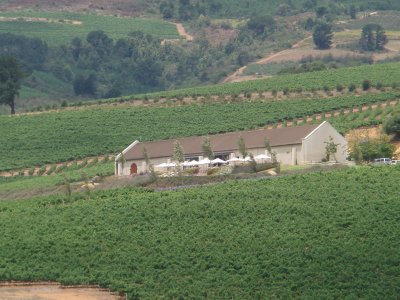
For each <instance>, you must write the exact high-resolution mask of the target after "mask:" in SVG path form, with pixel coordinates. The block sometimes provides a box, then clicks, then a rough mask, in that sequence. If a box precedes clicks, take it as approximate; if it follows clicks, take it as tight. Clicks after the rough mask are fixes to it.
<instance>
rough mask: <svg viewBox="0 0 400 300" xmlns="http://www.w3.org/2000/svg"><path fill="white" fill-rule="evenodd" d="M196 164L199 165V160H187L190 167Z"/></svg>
mask: <svg viewBox="0 0 400 300" xmlns="http://www.w3.org/2000/svg"><path fill="white" fill-rule="evenodd" d="M198 165H199V162H198V161H197V160H192V161H191V162H189V166H190V167H195V166H198Z"/></svg>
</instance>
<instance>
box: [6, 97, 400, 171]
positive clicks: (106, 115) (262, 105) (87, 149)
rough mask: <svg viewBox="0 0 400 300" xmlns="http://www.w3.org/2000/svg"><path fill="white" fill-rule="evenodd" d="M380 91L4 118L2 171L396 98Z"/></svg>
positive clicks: (244, 127)
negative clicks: (310, 97) (321, 97)
mask: <svg viewBox="0 0 400 300" xmlns="http://www.w3.org/2000/svg"><path fill="white" fill-rule="evenodd" d="M399 96H400V94H399V93H398V92H387V93H381V94H378V95H372V94H370V95H364V96H346V97H333V98H327V99H312V100H310V99H308V100H304V99H296V100H288V101H272V102H271V101H270V102H263V101H249V102H238V103H227V104H223V103H215V104H208V105H186V106H175V107H161V108H160V107H151V108H132V107H128V108H126V107H116V108H103V109H101V108H97V109H91V110H89V109H87V110H79V111H61V112H58V113H43V114H40V115H23V116H17V117H6V116H2V117H0V128H1V134H0V170H12V169H18V168H23V167H32V166H34V165H42V164H45V163H54V162H59V161H66V160H73V159H78V158H84V157H89V156H95V155H98V154H101V153H110V152H116V151H121V150H122V149H124V148H125V147H126V146H127V145H129V144H130V143H131V142H132V141H134V140H137V139H138V140H141V141H149V140H156V139H168V138H175V137H182V136H194V135H205V134H214V133H221V132H229V131H235V130H246V129H252V128H256V127H261V126H265V125H266V124H271V123H275V122H278V121H281V120H291V119H294V118H300V117H305V116H309V115H313V114H315V113H320V112H330V111H332V110H339V109H345V108H351V107H354V106H358V105H364V104H370V103H376V102H379V101H386V100H392V99H397V98H398V97H399Z"/></svg>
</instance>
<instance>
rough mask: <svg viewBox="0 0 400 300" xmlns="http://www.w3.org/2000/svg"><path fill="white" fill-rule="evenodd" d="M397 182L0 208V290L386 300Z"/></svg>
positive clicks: (392, 265) (283, 184)
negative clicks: (2, 285) (34, 287)
mask: <svg viewBox="0 0 400 300" xmlns="http://www.w3.org/2000/svg"><path fill="white" fill-rule="evenodd" d="M399 176H400V168H399V167H381V168H379V167H375V168H371V167H363V168H357V169H350V170H342V171H337V172H331V173H320V174H310V175H298V176H289V177H285V178H279V179H275V180H261V181H255V180H251V181H246V182H235V181H232V182H228V183H225V184H221V185H215V186H209V187H207V188H195V189H186V190H182V191H176V192H162V193H155V192H150V191H146V190H131V189H125V190H116V191H108V192H99V193H96V194H92V195H91V197H90V200H84V199H77V200H74V201H68V200H67V199H65V198H63V197H62V196H57V197H51V198H40V199H32V200H29V201H17V202H15V201H14V202H7V201H2V202H0V215H1V217H0V253H2V255H1V256H0V265H1V268H0V280H1V281H4V280H20V281H36V280H50V281H60V282H62V283H64V284H100V285H101V286H104V287H110V288H111V289H113V290H115V291H119V292H122V293H127V295H128V299H139V298H140V299H155V298H162V297H168V298H175V299H177V298H204V297H207V298H210V299H217V298H218V299H231V298H241V299H256V298H260V299H266V298H274V297H278V298H299V299H309V298H346V297H348V296H349V295H354V297H356V298H375V299H396V297H397V295H398V287H399V286H400V281H399V276H398V263H397V262H398V261H399V259H400V257H399V252H398V244H399V242H400V240H399V236H398V234H397V233H398V232H399V230H400V228H399V223H398V215H399V214H400V203H399V201H398V200H399V199H398V197H397V194H396V193H394V192H393V188H394V187H396V186H397V178H398V177H399ZM288 187H290V188H288ZM64 201H66V202H65V203H63V202H64ZM32 224H35V226H32Z"/></svg>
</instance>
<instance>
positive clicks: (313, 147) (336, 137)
mask: <svg viewBox="0 0 400 300" xmlns="http://www.w3.org/2000/svg"><path fill="white" fill-rule="evenodd" d="M330 137H332V139H333V142H334V143H335V144H338V146H337V153H336V155H335V157H336V160H337V162H340V163H344V162H346V158H347V141H346V139H345V138H344V137H343V136H342V135H341V134H340V133H339V132H338V131H337V130H336V129H335V128H334V127H333V126H332V125H331V124H329V123H328V122H323V123H322V124H321V125H320V126H319V127H317V128H316V129H315V130H314V131H313V132H311V133H310V134H309V135H308V136H307V137H305V138H304V139H303V151H304V152H303V160H304V163H313V162H321V161H322V159H324V158H325V157H326V149H325V147H326V143H325V142H329V140H330ZM331 160H334V158H333V157H331Z"/></svg>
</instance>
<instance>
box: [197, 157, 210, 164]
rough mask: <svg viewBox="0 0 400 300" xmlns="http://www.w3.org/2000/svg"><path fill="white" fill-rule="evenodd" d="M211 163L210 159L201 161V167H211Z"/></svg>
mask: <svg viewBox="0 0 400 300" xmlns="http://www.w3.org/2000/svg"><path fill="white" fill-rule="evenodd" d="M210 163H211V160H209V159H208V158H205V159H202V160H200V161H199V165H209V164H210Z"/></svg>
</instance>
